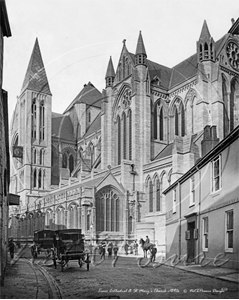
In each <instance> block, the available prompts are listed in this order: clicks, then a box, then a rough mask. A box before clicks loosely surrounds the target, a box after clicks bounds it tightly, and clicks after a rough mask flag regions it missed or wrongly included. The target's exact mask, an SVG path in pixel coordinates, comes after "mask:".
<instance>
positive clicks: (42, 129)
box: [39, 101, 45, 141]
mask: <svg viewBox="0 0 239 300" xmlns="http://www.w3.org/2000/svg"><path fill="white" fill-rule="evenodd" d="M39 118H40V120H39V139H40V141H44V139H45V106H44V101H42V102H41V104H40V115H39Z"/></svg>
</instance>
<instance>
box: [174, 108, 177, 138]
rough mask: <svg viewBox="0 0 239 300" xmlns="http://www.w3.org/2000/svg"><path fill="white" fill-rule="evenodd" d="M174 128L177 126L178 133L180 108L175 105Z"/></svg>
mask: <svg viewBox="0 0 239 300" xmlns="http://www.w3.org/2000/svg"><path fill="white" fill-rule="evenodd" d="M174 125H175V126H174V128H175V135H178V109H177V107H175V111H174Z"/></svg>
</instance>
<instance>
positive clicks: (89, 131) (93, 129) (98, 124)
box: [84, 112, 101, 137]
mask: <svg viewBox="0 0 239 300" xmlns="http://www.w3.org/2000/svg"><path fill="white" fill-rule="evenodd" d="M99 129H101V112H100V113H99V114H98V115H97V116H96V118H95V119H94V121H93V122H92V123H91V124H90V126H89V128H88V129H87V131H86V133H85V135H84V137H87V136H89V135H91V134H92V133H94V132H96V131H97V130H99Z"/></svg>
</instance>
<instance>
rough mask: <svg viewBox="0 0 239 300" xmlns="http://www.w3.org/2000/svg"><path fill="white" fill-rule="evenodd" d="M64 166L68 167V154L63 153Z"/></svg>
mask: <svg viewBox="0 0 239 300" xmlns="http://www.w3.org/2000/svg"><path fill="white" fill-rule="evenodd" d="M62 168H67V154H66V153H64V154H63V155H62Z"/></svg>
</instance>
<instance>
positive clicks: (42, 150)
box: [40, 149, 44, 165]
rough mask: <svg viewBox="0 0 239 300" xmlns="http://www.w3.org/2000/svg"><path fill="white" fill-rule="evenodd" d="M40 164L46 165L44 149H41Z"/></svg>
mask: <svg viewBox="0 0 239 300" xmlns="http://www.w3.org/2000/svg"><path fill="white" fill-rule="evenodd" d="M40 165H44V149H41V150H40Z"/></svg>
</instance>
